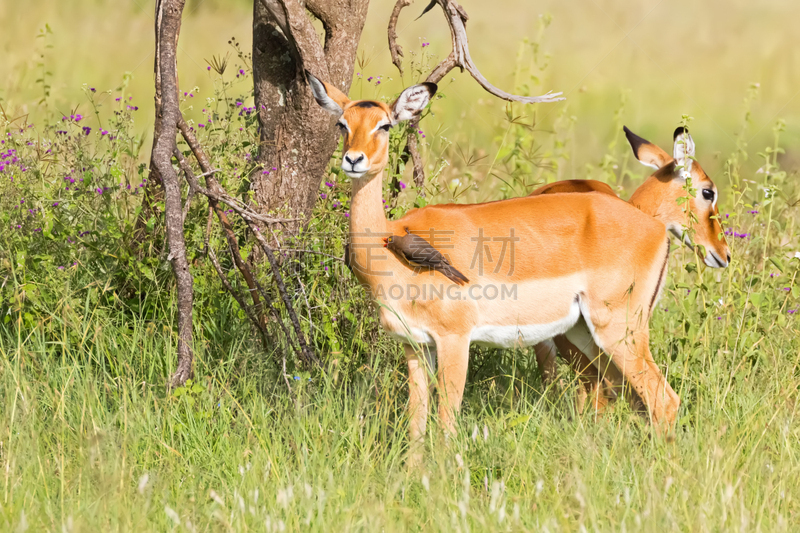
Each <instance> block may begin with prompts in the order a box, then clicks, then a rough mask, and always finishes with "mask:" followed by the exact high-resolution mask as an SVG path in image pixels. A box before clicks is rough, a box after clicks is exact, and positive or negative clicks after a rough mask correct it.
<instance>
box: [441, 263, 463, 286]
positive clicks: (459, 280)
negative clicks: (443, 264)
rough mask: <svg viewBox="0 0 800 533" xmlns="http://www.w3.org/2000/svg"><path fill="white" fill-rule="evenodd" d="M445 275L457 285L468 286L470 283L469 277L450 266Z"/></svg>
mask: <svg viewBox="0 0 800 533" xmlns="http://www.w3.org/2000/svg"><path fill="white" fill-rule="evenodd" d="M444 274H445V276H447V277H448V278H449V279H450V281H452V282H453V283H455V284H456V285H466V284H467V283H469V279H467V277H466V276H465V275H464V274H462V273H461V272H459V271H458V270H457V269H456V268H455V267H453V266H448V268H447V271H446V272H445V273H444Z"/></svg>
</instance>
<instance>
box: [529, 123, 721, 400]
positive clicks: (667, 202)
mask: <svg viewBox="0 0 800 533" xmlns="http://www.w3.org/2000/svg"><path fill="white" fill-rule="evenodd" d="M623 129H624V130H625V137H627V139H628V142H629V143H630V145H631V148H632V149H633V155H634V156H635V157H636V159H638V160H639V162H641V163H642V164H643V165H646V166H648V167H651V168H654V169H655V170H656V172H655V173H653V174H652V175H651V176H650V177H649V178H648V179H647V180H645V182H644V183H643V184H642V185H641V186H640V187H639V188H638V189H636V192H634V193H633V195H632V196H631V198H630V200H629V201H628V203H630V204H631V205H633V206H635V207H637V208H638V209H640V210H641V211H642V212H643V213H646V214H648V215H650V216H651V217H653V218H655V219H656V220H660V221H661V222H663V223H664V225H665V226H666V227H667V229H668V230H669V231H670V232H671V233H673V234H674V235H675V236H676V237H678V238H679V239H680V240H681V241H683V242H684V243H686V244H687V245H689V246H692V247H693V248H695V249H696V250H697V251H698V255H700V254H699V252H700V250H701V248H700V247H701V246H702V249H703V250H704V252H705V255H703V256H702V257H703V261H704V262H705V264H706V265H708V266H709V267H711V268H725V267H727V266H728V263H729V262H730V260H731V255H730V252H729V251H728V243H727V241H726V240H725V236H724V234H723V231H722V225H721V224H720V221H719V210H718V208H717V196H718V195H717V188H716V186H715V185H714V182H713V181H711V178H709V177H708V175H707V174H706V173H705V172H704V171H703V169H702V168H701V167H700V164H699V163H697V162H696V161H695V160H694V157H695V144H694V141H693V140H692V137H691V136H690V135H689V132H688V131H687V130H686V128H683V127H680V128H678V129H677V130H675V133H674V134H673V142H674V148H673V155H672V156H670V155H669V154H668V153H667V152H665V151H664V150H662V149H661V148H659V147H658V146H656V145H655V144H653V143H651V142H649V141H646V140H645V139H643V138H641V137H639V136H638V135H636V134H635V133H633V132H632V131H631V130H629V129H628V128H627V127H624V128H623ZM687 178H691V188H692V189H695V190H694V191H690V190H689V188H688V187H687ZM577 192H597V193H602V194H607V195H610V196H614V197H616V194H614V191H613V190H612V189H611V187H609V186H608V185H606V184H605V183H603V182H601V181H596V180H565V181H557V182H555V183H550V184H548V185H544V186H542V187H540V188H538V189H536V190H535V191H533V192H532V193H531V194H530V196H539V195H543V194H558V193H577ZM690 192H693V193H694V194H693V195H692V194H690ZM682 198H684V200H681V199H682ZM686 228H691V230H692V231H690V232H686V231H685V230H686ZM690 235H691V236H690ZM556 347H557V348H558V351H559V353H560V354H561V356H562V357H563V358H564V359H566V360H567V361H568V362H569V363H570V365H571V366H572V367H573V368H574V369H575V370H576V371H577V372H578V377H579V379H580V381H581V385H582V387H581V388H580V389H579V395H578V408H579V410H582V409H583V406H584V404H585V401H586V399H587V397H588V398H590V399H591V401H592V404H593V406H594V408H595V409H596V410H599V409H602V408H603V407H604V406H605V404H606V402H607V401H608V399H609V398H607V397H604V396H603V395H601V394H600V392H601V391H600V388H599V385H600V382H601V379H600V375H599V374H598V372H597V368H596V367H595V365H593V364H591V361H590V358H591V357H592V356H593V355H592V354H593V353H596V351H597V349H596V346H589V347H588V350H587V351H586V352H581V350H579V349H578V348H577V347H576V346H574V345H573V344H572V343H570V342H569V340H567V339H566V338H565V337H564V336H563V335H559V336H556V337H555V338H554V339H553V340H552V342H551V341H545V342H542V343H539V344H537V345H536V348H535V349H536V358H537V360H538V362H539V367H540V369H541V371H542V375H543V376H544V377H545V378H546V379H552V377H553V376H554V375H555V351H556Z"/></svg>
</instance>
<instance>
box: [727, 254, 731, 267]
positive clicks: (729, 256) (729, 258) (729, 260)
mask: <svg viewBox="0 0 800 533" xmlns="http://www.w3.org/2000/svg"><path fill="white" fill-rule="evenodd" d="M730 262H731V253H730V252H728V264H730Z"/></svg>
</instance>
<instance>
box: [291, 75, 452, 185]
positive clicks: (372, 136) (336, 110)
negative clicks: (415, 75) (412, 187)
mask: <svg viewBox="0 0 800 533" xmlns="http://www.w3.org/2000/svg"><path fill="white" fill-rule="evenodd" d="M306 77H307V78H308V84H309V85H310V86H311V92H312V93H313V94H314V98H315V99H316V100H317V103H319V105H320V106H321V107H322V108H323V109H325V110H326V111H328V112H329V113H331V114H332V115H335V116H336V117H338V119H339V120H338V122H337V125H338V126H339V129H340V130H341V131H342V135H344V149H343V153H344V156H343V157H342V170H343V171H344V173H345V174H347V175H348V176H349V177H350V178H362V177H364V176H373V175H375V174H378V173H379V172H381V171H382V170H383V168H384V167H385V166H386V163H387V161H388V159H389V129H390V128H391V127H392V126H394V125H395V124H397V123H398V122H402V121H404V120H411V119H412V118H414V117H416V116H418V115H419V114H420V113H422V110H423V109H425V106H426V105H428V102H430V100H431V97H433V95H434V94H436V84H435V83H422V84H420V85H414V86H412V87H409V88H408V89H406V90H404V91H403V92H402V93H400V96H399V97H398V98H397V100H395V102H394V103H393V104H392V105H386V104H384V103H383V102H378V101H375V100H356V101H353V100H350V99H349V98H348V97H347V96H346V95H345V94H344V93H342V91H340V90H339V89H337V88H336V87H334V86H333V85H331V84H329V83H325V82H324V81H320V80H318V79H317V78H315V77H314V76H313V75H312V74H311V73H310V72H308V71H306Z"/></svg>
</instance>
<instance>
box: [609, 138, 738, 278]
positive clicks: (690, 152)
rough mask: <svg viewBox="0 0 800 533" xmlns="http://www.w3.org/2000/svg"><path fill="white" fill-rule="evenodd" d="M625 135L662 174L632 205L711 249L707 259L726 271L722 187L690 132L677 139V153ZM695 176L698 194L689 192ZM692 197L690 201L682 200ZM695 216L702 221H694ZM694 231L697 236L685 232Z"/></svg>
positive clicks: (636, 152) (638, 156)
mask: <svg viewBox="0 0 800 533" xmlns="http://www.w3.org/2000/svg"><path fill="white" fill-rule="evenodd" d="M624 129H625V136H626V137H627V138H628V142H630V144H631V148H633V154H634V155H635V156H636V159H638V160H639V162H640V163H642V164H643V165H647V166H649V167H652V168H654V169H656V172H655V173H654V174H653V175H651V176H650V178H649V179H648V180H647V181H646V182H645V183H644V184H643V185H642V186H641V187H639V189H637V190H636V192H635V193H634V194H633V196H631V199H630V202H631V203H632V204H634V205H636V206H639V208H640V209H642V210H643V211H646V212H649V214H651V215H652V216H653V217H655V218H657V219H659V220H661V221H662V222H663V223H664V224H666V226H667V228H668V229H669V231H670V232H671V233H673V234H674V235H675V236H677V237H678V238H679V239H681V241H683V242H684V243H686V244H688V245H689V246H693V247H695V248H696V249H697V250H698V252H699V248H697V247H698V246H702V247H703V248H705V257H703V261H704V262H705V264H706V265H708V266H710V267H712V268H725V267H726V266H728V263H729V262H730V260H731V255H730V252H729V250H728V242H727V241H726V240H725V235H724V234H723V230H722V224H721V223H720V220H719V210H718V209H717V198H718V193H717V187H716V186H715V185H714V182H713V181H711V178H709V177H708V175H707V174H706V173H705V172H704V171H703V169H702V168H701V167H700V164H699V163H698V162H697V161H696V160H695V159H694V157H695V145H694V141H693V140H692V137H691V135H689V131H688V130H687V129H686V128H684V127H680V128H678V129H676V130H675V133H674V135H673V140H674V147H673V153H672V155H669V154H668V153H667V152H665V151H664V150H662V149H661V148H659V147H658V146H656V145H654V144H652V143H650V142H648V141H646V140H644V139H642V138H641V137H639V136H638V135H636V134H634V133H633V132H632V131H631V130H629V129H628V128H627V127H626V128H624ZM688 178H691V184H692V189H694V191H695V194H694V195H690V194H689V191H688V190H687V188H686V182H687V179H688ZM683 197H686V198H687V199H686V200H679V199H680V198H683ZM690 213H692V214H694V218H695V219H696V220H692V217H691V216H690ZM689 227H690V228H692V229H693V232H692V237H691V238H690V237H689V234H688V233H687V232H686V231H685V229H686V228H689Z"/></svg>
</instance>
